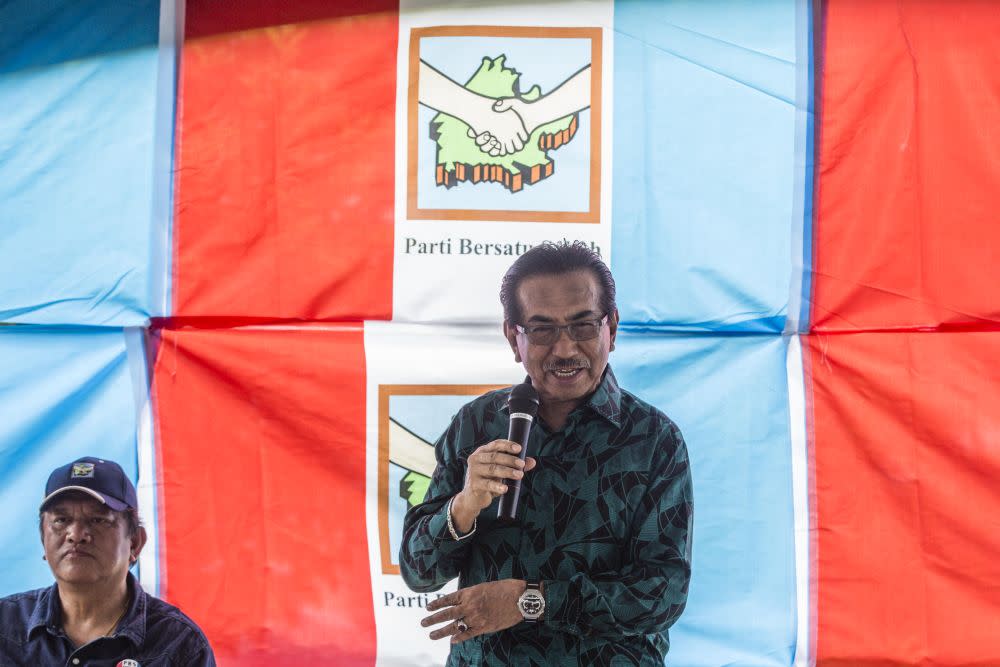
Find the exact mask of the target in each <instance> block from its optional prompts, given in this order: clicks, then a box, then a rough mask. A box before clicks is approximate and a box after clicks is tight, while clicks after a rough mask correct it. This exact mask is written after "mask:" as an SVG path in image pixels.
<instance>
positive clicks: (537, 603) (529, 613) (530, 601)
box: [518, 591, 545, 619]
mask: <svg viewBox="0 0 1000 667" xmlns="http://www.w3.org/2000/svg"><path fill="white" fill-rule="evenodd" d="M518 603H519V605H520V607H521V614H523V615H524V617H525V618H532V619H534V618H538V617H539V616H541V615H542V612H543V611H544V610H545V598H543V597H542V596H541V595H539V594H538V592H537V591H525V592H524V594H523V595H521V598H520V599H519V600H518Z"/></svg>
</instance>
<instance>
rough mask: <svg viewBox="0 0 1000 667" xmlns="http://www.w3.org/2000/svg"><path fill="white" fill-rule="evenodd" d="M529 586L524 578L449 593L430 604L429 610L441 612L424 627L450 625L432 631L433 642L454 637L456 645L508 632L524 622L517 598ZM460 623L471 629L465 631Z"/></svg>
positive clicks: (426, 621) (429, 617) (433, 615)
mask: <svg viewBox="0 0 1000 667" xmlns="http://www.w3.org/2000/svg"><path fill="white" fill-rule="evenodd" d="M526 587H527V584H526V582H525V581H524V580H523V579H503V580H501V581H487V582H484V583H481V584H476V585H475V586H469V587H468V588H463V589H461V590H459V591H455V592H454V593H449V594H448V595H445V596H442V597H440V598H438V599H436V600H432V601H431V602H429V603H427V611H436V612H437V613H436V614H431V615H430V616H428V617H426V618H424V619H423V620H422V621H420V625H422V626H423V627H425V628H426V627H429V626H431V625H437V624H438V623H446V622H447V625H445V626H443V627H440V628H438V629H437V630H434V631H433V632H431V639H441V638H443V637H448V636H450V637H451V643H452V644H457V643H459V642H464V641H465V640H466V639H471V638H473V637H475V636H477V635H485V634H489V633H491V632H499V631H500V630H506V629H507V628H510V627H513V626H515V625H517V624H518V623H520V622H521V621H523V620H524V617H523V616H521V612H520V610H519V609H518V608H517V599H518V598H519V597H521V593H523V592H524V589H525V588H526ZM438 610H440V611H438ZM460 623H464V624H465V625H466V626H468V628H467V629H466V630H465V631H462V630H461V626H460Z"/></svg>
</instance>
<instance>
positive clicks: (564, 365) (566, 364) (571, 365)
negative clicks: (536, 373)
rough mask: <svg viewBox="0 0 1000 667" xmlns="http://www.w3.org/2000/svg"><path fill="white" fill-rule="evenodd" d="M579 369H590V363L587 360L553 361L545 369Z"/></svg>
mask: <svg viewBox="0 0 1000 667" xmlns="http://www.w3.org/2000/svg"><path fill="white" fill-rule="evenodd" d="M577 368H590V362H589V361H587V360H586V359H565V360H561V361H553V362H551V363H548V364H545V366H544V367H543V369H544V370H546V371H572V370H576V369H577Z"/></svg>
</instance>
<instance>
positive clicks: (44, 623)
mask: <svg viewBox="0 0 1000 667" xmlns="http://www.w3.org/2000/svg"><path fill="white" fill-rule="evenodd" d="M127 576H128V578H127V579H126V585H127V586H128V591H129V605H128V610H127V611H126V612H125V616H124V618H123V619H122V622H121V623H119V624H118V630H117V631H116V632H115V635H116V636H121V637H125V638H126V639H128V640H129V641H131V642H132V643H133V644H135V645H136V646H141V645H142V642H143V640H144V639H145V638H146V596H145V595H144V594H143V591H142V586H140V585H139V582H138V581H136V579H135V577H134V576H132V573H131V572H129V573H128V575H127ZM39 628H48V629H49V630H51V631H53V632H56V633H61V632H62V606H61V605H60V603H59V584H52V586H50V587H49V589H48V590H47V591H45V592H44V593H43V594H42V596H41V597H40V598H39V600H38V603H37V604H36V605H35V608H34V609H33V610H32V611H31V618H30V619H28V637H27V638H28V639H29V640H30V639H31V635H32V633H33V632H34V631H35V630H37V629H39Z"/></svg>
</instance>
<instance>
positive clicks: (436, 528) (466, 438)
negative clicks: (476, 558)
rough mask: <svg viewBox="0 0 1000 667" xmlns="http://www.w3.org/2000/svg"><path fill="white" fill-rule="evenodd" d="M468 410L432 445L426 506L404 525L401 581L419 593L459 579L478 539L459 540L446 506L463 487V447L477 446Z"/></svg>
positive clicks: (409, 516) (411, 512) (414, 509)
mask: <svg viewBox="0 0 1000 667" xmlns="http://www.w3.org/2000/svg"><path fill="white" fill-rule="evenodd" d="M466 411H467V408H463V410H462V411H461V412H459V414H458V415H456V417H455V418H454V419H453V420H452V422H451V425H450V426H449V427H448V430H446V431H445V432H444V435H442V436H441V438H440V439H439V440H438V441H437V443H436V444H435V445H434V452H435V456H436V457H437V465H436V466H435V468H434V474H433V476H432V477H431V483H430V486H429V487H428V488H427V496H426V498H425V500H424V502H423V503H421V504H419V505H416V506H415V507H412V508H410V510H409V511H407V513H406V518H405V519H404V520H403V543H402V546H401V547H400V552H399V569H400V573H401V574H402V575H403V581H405V582H406V585H407V586H409V587H410V588H411V589H413V590H415V591H419V592H427V591H436V590H438V589H439V588H441V587H442V586H444V585H445V584H446V583H448V582H449V581H451V580H452V579H454V578H455V577H457V576H458V574H459V572H460V571H461V568H462V563H464V562H465V559H466V556H467V555H468V553H469V549H470V547H471V546H472V544H473V543H474V541H475V539H476V537H475V535H474V534H473V535H471V536H470V537H468V538H467V539H462V540H455V539H454V538H453V537H452V536H451V532H450V531H449V530H448V518H447V505H448V501H449V500H450V499H451V498H452V496H454V495H455V494H457V493H458V492H459V491H461V490H462V486H463V485H464V483H465V459H464V457H463V456H462V455H461V454H462V451H463V446H465V445H466V444H471V443H472V442H473V436H472V428H471V424H470V423H469V421H470V420H469V419H468V416H467V415H466Z"/></svg>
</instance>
